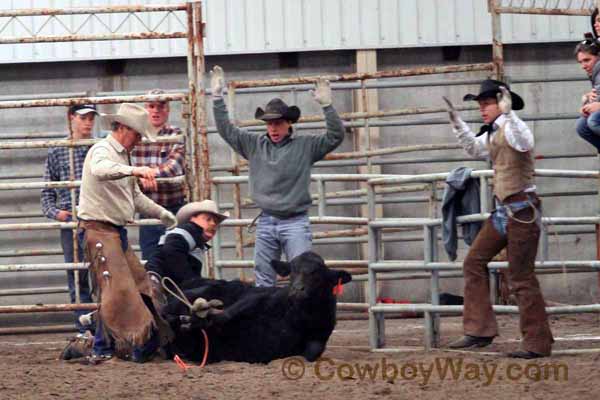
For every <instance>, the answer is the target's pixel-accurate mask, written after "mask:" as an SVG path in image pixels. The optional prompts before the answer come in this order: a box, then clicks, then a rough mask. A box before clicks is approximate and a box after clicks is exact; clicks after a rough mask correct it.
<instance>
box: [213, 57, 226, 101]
mask: <svg viewBox="0 0 600 400" xmlns="http://www.w3.org/2000/svg"><path fill="white" fill-rule="evenodd" d="M224 86H225V73H224V72H223V68H221V67H219V66H218V65H215V66H214V68H213V69H212V71H210V90H211V92H212V96H213V97H223V87H224Z"/></svg>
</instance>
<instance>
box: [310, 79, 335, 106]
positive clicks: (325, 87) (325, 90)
mask: <svg viewBox="0 0 600 400" xmlns="http://www.w3.org/2000/svg"><path fill="white" fill-rule="evenodd" d="M316 85H317V88H316V90H311V91H310V94H311V95H312V97H313V99H315V101H316V102H318V103H319V104H320V105H321V107H327V106H330V105H331V86H330V85H329V81H328V80H327V79H324V78H318V79H317V83H316Z"/></svg>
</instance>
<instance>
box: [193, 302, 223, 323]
mask: <svg viewBox="0 0 600 400" xmlns="http://www.w3.org/2000/svg"><path fill="white" fill-rule="evenodd" d="M222 310H223V302H222V301H221V300H218V299H213V300H210V301H207V300H206V299H203V298H202V297H198V298H197V299H196V300H194V304H192V312H193V313H194V314H196V316H197V317H198V318H206V317H207V316H208V315H215V314H219V313H220V312H222Z"/></svg>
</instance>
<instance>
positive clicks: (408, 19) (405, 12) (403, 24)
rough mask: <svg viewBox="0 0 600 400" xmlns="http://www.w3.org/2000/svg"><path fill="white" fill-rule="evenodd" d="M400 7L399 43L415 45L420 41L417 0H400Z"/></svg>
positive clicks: (401, 44)
mask: <svg viewBox="0 0 600 400" xmlns="http://www.w3.org/2000/svg"><path fill="white" fill-rule="evenodd" d="M398 3H399V4H400V5H401V6H402V7H401V8H400V15H399V16H400V18H399V34H398V36H399V37H398V45H400V46H414V45H416V44H418V43H419V21H418V20H417V19H416V18H415V16H416V15H417V0H398Z"/></svg>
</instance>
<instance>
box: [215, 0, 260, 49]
mask: <svg viewBox="0 0 600 400" xmlns="http://www.w3.org/2000/svg"><path fill="white" fill-rule="evenodd" d="M213 1H214V0H213ZM246 19H247V20H248V21H249V22H250V21H251V22H252V23H251V24H249V26H248V29H247V35H248V37H247V41H246V46H247V47H246V49H247V50H248V51H249V52H253V51H258V52H262V51H264V50H265V5H264V0H251V1H248V2H247V3H246Z"/></svg>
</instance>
